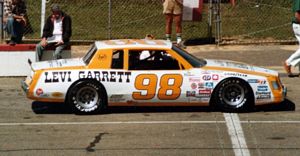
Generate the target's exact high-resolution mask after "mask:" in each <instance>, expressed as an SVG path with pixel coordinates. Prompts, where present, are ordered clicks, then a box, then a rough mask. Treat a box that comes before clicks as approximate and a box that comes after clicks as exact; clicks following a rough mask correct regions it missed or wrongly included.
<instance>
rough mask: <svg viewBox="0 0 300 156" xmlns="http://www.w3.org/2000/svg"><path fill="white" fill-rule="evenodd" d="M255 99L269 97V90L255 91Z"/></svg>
mask: <svg viewBox="0 0 300 156" xmlns="http://www.w3.org/2000/svg"><path fill="white" fill-rule="evenodd" d="M255 94H256V99H271V92H256V93H255Z"/></svg>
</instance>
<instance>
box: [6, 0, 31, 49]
mask: <svg viewBox="0 0 300 156" xmlns="http://www.w3.org/2000/svg"><path fill="white" fill-rule="evenodd" d="M3 6H4V20H3V22H4V29H5V30H6V32H7V33H8V34H9V35H10V36H11V37H10V42H9V44H10V45H15V44H17V43H21V42H22V38H23V34H24V27H25V26H26V19H25V14H26V5H25V2H24V1H23V0H4V3H3Z"/></svg>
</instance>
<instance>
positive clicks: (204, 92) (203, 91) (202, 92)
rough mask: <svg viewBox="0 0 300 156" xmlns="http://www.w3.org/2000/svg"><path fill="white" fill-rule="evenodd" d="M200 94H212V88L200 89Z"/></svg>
mask: <svg viewBox="0 0 300 156" xmlns="http://www.w3.org/2000/svg"><path fill="white" fill-rule="evenodd" d="M199 94H211V90H199Z"/></svg>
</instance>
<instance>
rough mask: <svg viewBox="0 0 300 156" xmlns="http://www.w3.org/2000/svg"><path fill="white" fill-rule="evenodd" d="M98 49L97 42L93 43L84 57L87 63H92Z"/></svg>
mask: <svg viewBox="0 0 300 156" xmlns="http://www.w3.org/2000/svg"><path fill="white" fill-rule="evenodd" d="M96 51H97V48H96V46H95V44H93V45H92V46H91V48H90V50H89V51H88V52H87V53H86V54H85V56H84V57H83V59H82V60H83V62H84V63H85V64H86V65H87V64H89V63H90V61H91V59H92V58H93V56H94V55H95V53H96Z"/></svg>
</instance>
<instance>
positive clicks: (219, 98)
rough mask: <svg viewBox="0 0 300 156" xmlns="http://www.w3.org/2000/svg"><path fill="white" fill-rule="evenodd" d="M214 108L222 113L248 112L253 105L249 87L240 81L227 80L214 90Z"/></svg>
mask: <svg viewBox="0 0 300 156" xmlns="http://www.w3.org/2000/svg"><path fill="white" fill-rule="evenodd" d="M214 98H215V106H217V108H219V109H221V110H223V111H230V112H235V111H242V110H243V111H244V110H249V109H250V108H251V106H252V105H253V100H252V99H253V96H252V90H251V88H250V86H249V85H248V84H247V83H246V82H245V81H243V80H240V79H227V80H224V81H223V82H221V84H220V85H219V86H218V87H217V88H216V91H215V94H214Z"/></svg>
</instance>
